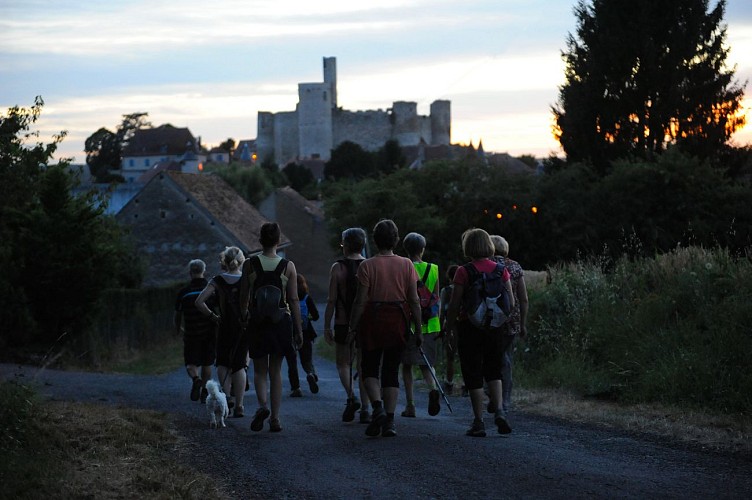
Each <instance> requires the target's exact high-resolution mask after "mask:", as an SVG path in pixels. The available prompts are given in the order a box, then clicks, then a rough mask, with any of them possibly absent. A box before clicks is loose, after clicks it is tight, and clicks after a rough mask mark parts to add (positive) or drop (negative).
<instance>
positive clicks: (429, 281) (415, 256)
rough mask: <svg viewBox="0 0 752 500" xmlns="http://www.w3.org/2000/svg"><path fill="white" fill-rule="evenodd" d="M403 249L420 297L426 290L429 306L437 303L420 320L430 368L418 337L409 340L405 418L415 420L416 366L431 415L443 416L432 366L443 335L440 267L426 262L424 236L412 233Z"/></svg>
mask: <svg viewBox="0 0 752 500" xmlns="http://www.w3.org/2000/svg"><path fill="white" fill-rule="evenodd" d="M402 246H403V247H404V249H405V251H406V252H407V256H408V258H409V259H410V260H411V261H412V262H413V266H415V271H416V273H417V274H418V276H419V277H420V278H419V279H420V284H419V288H418V290H419V294H418V295H419V296H420V288H421V287H422V288H423V291H424V294H425V296H426V299H425V301H426V302H427V303H430V302H432V301H431V299H430V297H431V296H433V297H435V299H436V300H435V302H434V303H433V304H431V305H430V306H428V307H425V308H424V307H423V304H421V316H420V317H419V318H420V319H419V321H420V322H421V330H422V332H423V338H422V340H423V342H422V349H423V353H424V354H425V355H426V358H428V362H429V363H430V366H429V365H428V364H426V360H425V359H423V355H422V354H421V352H420V349H419V348H418V347H417V345H416V342H415V339H416V338H417V337H416V336H410V337H409V338H408V342H407V346H406V348H405V351H404V352H403V353H402V381H403V382H404V384H405V399H406V400H407V401H406V405H405V411H403V412H402V416H403V417H415V395H414V389H413V386H414V381H413V366H414V365H417V366H418V367H419V368H420V371H421V374H422V375H423V380H425V382H426V385H427V386H428V387H429V390H430V392H429V393H428V414H429V415H431V416H435V415H438V414H439V411H440V409H441V406H440V403H439V399H440V398H441V395H440V394H439V391H438V389H437V388H436V384H435V382H434V374H432V373H431V370H432V366H433V365H435V363H436V338H437V335H438V333H439V332H440V331H441V322H440V320H439V266H437V265H436V264H431V263H428V262H424V261H423V253H424V252H425V250H426V238H425V237H424V236H423V235H421V234H419V233H408V234H407V236H405V239H404V240H403V241H402Z"/></svg>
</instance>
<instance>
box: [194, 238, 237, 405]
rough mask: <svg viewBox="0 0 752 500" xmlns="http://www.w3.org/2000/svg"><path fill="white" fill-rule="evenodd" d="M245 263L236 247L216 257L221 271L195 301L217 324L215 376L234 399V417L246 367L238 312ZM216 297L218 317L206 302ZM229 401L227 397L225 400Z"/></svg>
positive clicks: (225, 250)
mask: <svg viewBox="0 0 752 500" xmlns="http://www.w3.org/2000/svg"><path fill="white" fill-rule="evenodd" d="M244 261H245V256H244V255H243V252H242V251H241V250H240V249H239V248H238V247H227V248H225V249H224V251H223V252H222V253H221V254H219V263H220V266H221V267H222V270H223V272H222V273H221V274H218V275H216V276H214V277H213V278H212V279H211V280H210V281H209V283H208V284H207V285H206V288H204V290H203V291H202V292H201V293H200V294H199V296H198V298H197V299H196V308H198V310H199V311H201V312H202V313H203V314H204V315H206V316H209V317H210V318H211V319H212V320H213V321H214V322H216V323H217V324H218V325H219V333H218V335H217V377H218V378H219V383H220V385H221V386H222V390H223V391H224V392H225V394H227V395H232V396H233V399H234V408H233V417H235V418H240V417H242V416H243V394H244V392H245V387H246V368H247V367H248V336H247V335H246V334H245V331H244V329H243V327H242V314H241V310H240V266H241V265H242V264H243V262H244ZM215 294H216V295H217V297H218V300H217V303H218V304H219V315H217V314H216V313H215V312H214V311H212V310H211V309H209V306H208V305H207V304H206V302H207V301H208V300H209V299H210V298H211V297H212V296H214V295H215ZM228 401H229V398H228Z"/></svg>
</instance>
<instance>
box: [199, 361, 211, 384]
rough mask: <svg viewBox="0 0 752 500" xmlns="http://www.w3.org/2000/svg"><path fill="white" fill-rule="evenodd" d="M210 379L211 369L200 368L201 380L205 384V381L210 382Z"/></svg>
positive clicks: (207, 367) (206, 367)
mask: <svg viewBox="0 0 752 500" xmlns="http://www.w3.org/2000/svg"><path fill="white" fill-rule="evenodd" d="M211 378H212V367H211V365H207V366H202V367H201V380H203V381H204V382H206V381H207V380H211Z"/></svg>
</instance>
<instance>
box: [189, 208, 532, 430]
mask: <svg viewBox="0 0 752 500" xmlns="http://www.w3.org/2000/svg"><path fill="white" fill-rule="evenodd" d="M280 234H281V233H280V228H279V225H278V224H277V223H274V222H271V223H266V224H264V225H263V226H262V227H261V230H260V243H261V246H262V248H263V251H262V253H261V254H260V255H258V256H253V257H251V258H249V259H245V257H244V256H243V253H242V251H241V250H240V249H238V248H237V247H228V248H226V249H225V250H224V251H223V252H222V253H221V255H220V264H221V266H222V273H221V274H219V275H217V276H215V277H213V278H212V279H211V280H208V281H207V280H206V279H205V278H204V272H205V267H206V266H205V264H204V263H203V262H202V261H200V260H193V261H191V262H190V263H189V272H190V276H191V282H190V284H189V285H188V286H186V287H185V288H183V289H182V290H181V291H180V292H179V294H178V298H177V303H176V316H175V324H176V327H178V328H181V325H182V327H183V329H184V357H185V365H186V370H187V372H188V375H189V376H190V377H191V378H192V380H193V383H192V386H191V399H192V400H193V401H198V400H201V401H202V402H203V401H204V400H205V398H206V390H205V389H204V384H205V382H206V381H207V380H208V379H210V378H211V377H212V366H211V365H212V364H215V365H216V375H217V378H218V379H219V383H220V385H221V386H222V388H223V391H224V392H225V394H227V395H228V401H229V402H231V404H232V410H233V416H234V417H242V416H244V405H243V398H244V393H245V392H246V391H247V390H248V389H249V383H248V376H247V370H248V367H249V363H250V361H252V362H253V384H254V388H255V391H256V397H257V400H258V409H257V410H256V412H255V413H254V415H253V418H252V420H251V429H252V430H254V431H260V430H262V429H263V428H264V422H265V421H266V419H267V418H268V419H269V430H270V431H272V432H279V431H281V430H282V426H281V424H280V413H279V411H280V404H281V400H282V361H283V359H286V360H287V363H288V376H289V378H290V383H291V389H292V392H291V393H290V396H291V397H298V396H300V395H302V391H301V390H300V382H299V379H298V371H297V357H298V356H300V361H301V366H302V367H303V370H305V372H306V380H307V382H308V385H309V388H310V390H311V392H312V393H314V394H315V393H317V392H318V375H317V374H316V371H315V368H314V365H313V359H312V353H313V342H314V339H315V337H316V333H315V330H314V329H313V325H312V321H316V320H318V317H319V313H318V310H317V309H316V304H315V301H314V300H313V299H312V298H311V297H310V296H309V294H308V286H307V284H306V282H305V279H304V278H303V277H302V276H301V275H299V274H297V272H296V269H295V265H294V264H293V263H292V262H290V261H289V260H287V259H284V258H282V257H280V256H279V255H277V245H278V244H279V240H280ZM372 238H373V241H374V243H375V244H376V252H375V254H374V255H373V256H372V257H370V258H365V256H364V248H365V246H366V239H367V236H366V233H365V231H364V230H363V229H360V228H349V229H347V230H345V231H343V232H342V240H341V247H342V253H343V258H341V259H339V260H337V261H336V262H335V263H334V264H333V265H332V267H331V270H330V277H329V290H328V298H327V302H326V310H325V312H324V338H325V340H326V342H327V343H329V344H334V346H335V355H336V367H337V373H338V375H339V379H340V382H341V384H342V387H343V388H344V390H345V393H346V402H345V409H344V412H343V413H342V420H343V421H344V422H352V421H353V420H355V416H356V414H358V416H359V422H360V423H363V424H367V426H366V429H365V433H366V435H367V436H371V437H374V436H378V435H381V436H383V437H393V436H396V426H395V419H394V415H395V411H396V407H397V400H398V396H399V374H400V365H401V366H402V379H403V383H404V387H405V399H406V405H405V408H404V411H403V412H402V413H401V415H402V416H403V417H415V416H416V405H415V399H414V380H413V367H414V366H417V367H418V368H419V370H420V373H421V375H422V377H423V379H424V381H425V383H426V385H427V386H428V387H429V391H430V392H429V396H428V408H427V411H428V414H429V415H432V416H433V415H437V414H438V413H439V412H440V410H441V402H440V401H441V396H442V390H447V391H451V389H452V388H453V386H454V382H453V378H454V358H455V353H456V354H457V355H458V357H459V361H460V367H461V371H462V377H463V380H464V383H465V389H466V390H467V393H468V394H469V396H470V399H471V403H472V408H473V416H474V419H473V423H472V425H471V427H470V429H469V430H468V431H467V435H469V436H474V437H481V436H485V435H486V433H485V425H484V422H483V410H484V404H483V402H484V399H485V397H484V396H485V394H484V391H486V392H487V394H488V397H489V402H488V405H487V406H486V410H487V411H488V412H490V413H492V414H493V415H494V423H495V425H496V426H497V429H498V432H499V433H509V432H511V427H510V425H509V422H508V412H509V409H510V406H509V405H510V401H511V389H512V353H513V341H514V339H515V337H516V336H520V337H524V336H525V334H526V326H525V319H526V314H527V292H526V289H525V281H524V276H523V271H522V268H521V266H520V265H519V264H518V263H517V262H515V261H513V260H511V259H509V257H508V251H509V246H508V244H507V242H506V241H505V240H504V239H503V238H501V237H500V236H493V237H492V236H490V235H489V234H488V233H487V232H485V231H484V230H482V229H470V230H468V231H466V232H465V233H464V234H463V236H462V249H463V252H464V255H465V256H466V257H467V258H468V259H470V262H469V263H467V264H465V265H463V266H457V265H453V266H450V267H449V269H448V270H447V272H446V274H445V276H446V278H447V279H448V280H449V284H448V285H447V286H445V287H443V288H441V287H440V285H439V275H440V274H439V268H438V266H437V265H436V264H432V263H428V262H425V261H423V254H424V251H425V249H426V239H425V238H424V237H423V236H422V235H420V234H418V233H414V232H412V233H409V234H408V235H407V236H405V238H404V240H402V246H403V247H404V250H405V252H406V254H407V255H408V258H404V257H401V256H399V255H397V254H396V253H395V250H396V248H397V246H398V244H399V242H400V236H399V231H398V228H397V226H396V225H395V223H394V222H393V221H391V220H382V221H380V222H378V223H377V224H376V226H375V227H374V229H373V233H372ZM491 273H497V277H498V278H500V279H501V282H503V287H504V289H505V291H506V294H507V297H509V299H510V300H509V305H510V306H511V311H509V312H508V314H509V315H510V317H509V320H508V321H506V322H504V323H503V324H502V325H501V326H498V327H496V326H494V327H491V328H489V327H488V326H487V325H486V326H477V325H476V324H475V323H474V322H472V321H470V319H471V317H470V315H468V307H471V306H469V305H468V298H469V297H470V296H471V294H472V293H474V290H476V289H477V286H476V285H475V282H476V280H486V278H487V277H489V276H491ZM483 282H484V283H485V281H483ZM215 332H216V333H215ZM439 339H441V340H442V341H443V347H444V351H445V352H446V356H447V373H446V380H445V381H444V383H443V384H442V385H443V388H442V387H439V379H438V378H437V375H436V373H435V371H434V370H433V366H434V365H435V362H436V359H437V355H438V353H439V351H440V349H439V347H440V344H439ZM354 374H355V375H354ZM356 379H357V381H358V391H357V394H356V390H355V387H354V385H355V384H354V380H356ZM484 382H485V387H484Z"/></svg>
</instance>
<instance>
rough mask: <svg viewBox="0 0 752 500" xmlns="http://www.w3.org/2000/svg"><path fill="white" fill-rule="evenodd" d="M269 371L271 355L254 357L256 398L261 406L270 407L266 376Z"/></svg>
mask: <svg viewBox="0 0 752 500" xmlns="http://www.w3.org/2000/svg"><path fill="white" fill-rule="evenodd" d="M268 373H269V357H268V356H263V357H260V358H254V359H253V387H254V389H256V398H257V399H258V404H259V407H261V408H268V407H269V400H268V396H267V393H266V391H267V383H266V377H267V374H268Z"/></svg>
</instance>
